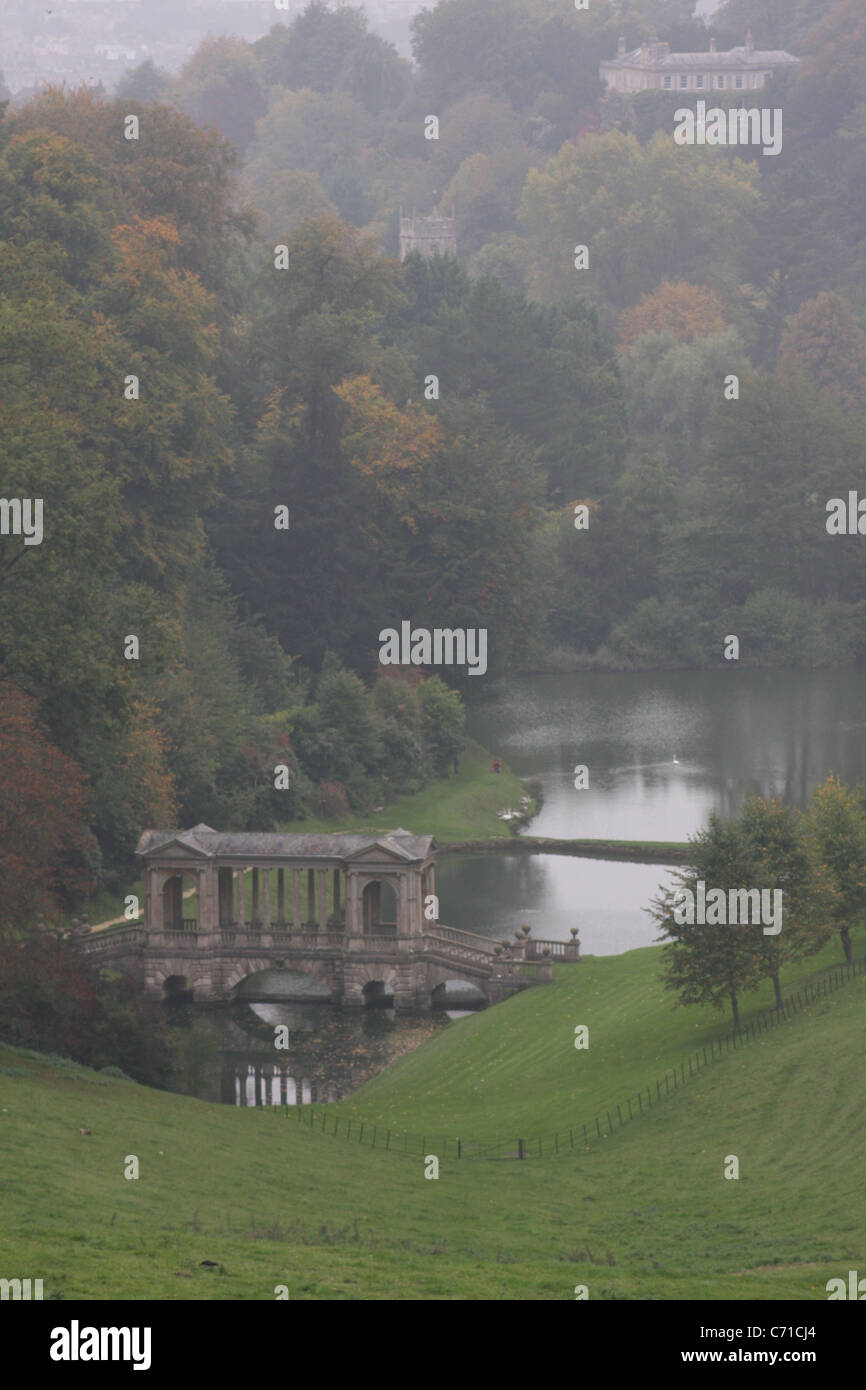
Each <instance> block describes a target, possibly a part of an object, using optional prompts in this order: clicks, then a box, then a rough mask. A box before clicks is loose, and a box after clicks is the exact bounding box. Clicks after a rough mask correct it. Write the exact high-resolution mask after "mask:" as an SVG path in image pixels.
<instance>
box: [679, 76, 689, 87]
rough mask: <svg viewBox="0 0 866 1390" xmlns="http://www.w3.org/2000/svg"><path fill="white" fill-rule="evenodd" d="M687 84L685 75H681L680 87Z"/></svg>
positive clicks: (687, 80)
mask: <svg viewBox="0 0 866 1390" xmlns="http://www.w3.org/2000/svg"><path fill="white" fill-rule="evenodd" d="M688 85H689V79H688V78H687V77H681V78H680V87H682V88H685V87H687V86H688Z"/></svg>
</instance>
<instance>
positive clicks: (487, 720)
mask: <svg viewBox="0 0 866 1390" xmlns="http://www.w3.org/2000/svg"><path fill="white" fill-rule="evenodd" d="M468 729H469V732H470V734H471V735H472V736H473V737H474V738H477V739H478V740H479V742H481V743H483V744H484V746H485V747H486V748H488V749H489V750H490V752H491V754H496V755H498V756H500V757H502V758H504V759H505V760H506V761H507V762H508V764H509V766H510V767H512V768H513V769H514V771H515V772H516V773H517V774H518V775H519V776H521V777H535V778H537V779H538V780H539V781H540V782H541V784H542V786H543V789H544V805H543V807H542V810H541V812H540V814H539V815H538V816H537V817H536V818H535V820H534V821H533V822H532V824H531V825H530V826H529V827H528V833H529V834H533V835H551V836H556V837H559V838H584V837H585V838H605V839H617V840H685V839H686V838H687V837H688V836H689V835H690V834H693V833H694V832H695V831H696V830H697V829H699V828H700V827H701V826H702V825H703V824H705V822H706V819H707V817H708V815H709V813H710V812H711V811H712V810H717V811H719V812H721V813H722V814H725V815H727V814H730V813H732V812H734V811H736V810H737V809H738V807H739V806H740V805H741V804H742V802H743V799H744V798H745V797H746V796H748V795H750V794H753V793H760V794H762V795H765V796H768V795H770V794H773V793H775V794H776V795H778V796H781V797H783V798H784V799H785V800H786V801H789V802H790V803H791V804H792V805H795V806H803V805H804V804H805V802H806V800H807V798H808V795H809V793H810V792H811V791H812V790H813V789H814V788H815V787H816V786H818V785H819V784H820V783H821V782H822V781H823V780H824V779H825V778H826V777H827V776H828V774H829V773H831V772H834V773H836V774H837V776H839V777H841V778H842V780H843V781H846V782H856V781H858V780H861V779H862V778H863V777H864V768H866V672H863V671H842V672H838V671H818V672H812V671H740V670H737V669H736V667H733V666H732V667H731V668H730V669H728V670H724V671H721V672H698V673H688V672H685V673H679V672H678V673H661V674H651V675H648V674H646V673H645V672H641V673H634V674H627V675H624V674H600V673H582V674H577V675H570V676H520V677H510V678H509V679H508V680H507V681H500V682H499V683H496V684H493V685H492V686H491V687H490V689H489V691H487V692H485V693H484V694H483V696H482V697H481V698H480V699H478V700H476V702H475V703H474V704H473V705H472V706H471V707H470V711H469V720H468ZM578 764H584V765H585V766H586V767H588V769H589V788H588V789H587V790H584V791H577V790H575V786H574V769H575V767H576V766H577V765H578ZM668 872H669V871H668V870H666V869H665V867H664V866H663V865H659V864H652V865H642V864H620V863H610V862H604V861H598V860H586V859H568V858H564V857H561V856H555V855H532V856H524V855H512V856H508V855H498V854H497V855H478V856H473V857H470V858H463V857H461V856H452V857H450V858H449V859H445V860H441V861H440V866H439V868H438V870H437V888H438V892H439V897H440V902H441V919H442V921H443V922H447V923H448V924H449V925H451V926H455V927H462V928H464V929H465V930H468V931H484V932H489V933H490V934H491V935H494V936H503V937H505V936H509V935H511V934H512V933H513V932H514V930H515V928H516V927H518V926H520V925H521V924H522V923H524V922H528V923H529V924H530V925H531V926H532V928H533V935H535V936H544V937H550V938H553V939H557V940H562V939H567V937H568V934H569V929H570V928H571V927H577V928H578V929H579V931H580V937H581V943H582V946H583V949H584V951H585V952H587V953H591V954H594V955H609V954H612V953H616V952H620V951H625V950H629V949H631V948H633V947H635V946H645V945H650V944H651V943H652V942H653V940H654V938H655V926H654V924H653V922H652V920H651V919H650V918H649V917H648V916H647V915H646V913H645V912H644V911H642V909H643V908H644V907H646V905H647V904H648V902H649V900H650V899H651V898H652V897H653V896H654V894H655V892H656V889H657V886H658V884H659V883H660V882H662V881H664V880H666V878H667V874H668Z"/></svg>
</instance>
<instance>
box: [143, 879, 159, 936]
mask: <svg viewBox="0 0 866 1390" xmlns="http://www.w3.org/2000/svg"><path fill="white" fill-rule="evenodd" d="M160 879H161V874H160V872H159V869H148V871H147V875H146V877H145V883H146V884H149V889H148V893H147V895H146V896H145V918H144V924H145V926H146V927H147V929H148V931H154V932H157V931H162V930H163V918H162V883H161V882H160ZM148 899H149V901H148Z"/></svg>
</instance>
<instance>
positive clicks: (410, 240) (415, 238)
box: [400, 208, 457, 261]
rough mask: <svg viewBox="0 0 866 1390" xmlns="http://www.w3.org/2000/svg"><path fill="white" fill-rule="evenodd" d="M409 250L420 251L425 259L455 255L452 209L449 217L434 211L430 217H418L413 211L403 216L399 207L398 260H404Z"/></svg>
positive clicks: (455, 228)
mask: <svg viewBox="0 0 866 1390" xmlns="http://www.w3.org/2000/svg"><path fill="white" fill-rule="evenodd" d="M410 251H420V253H421V255H422V256H426V257H427V259H428V260H429V258H430V257H431V256H435V255H436V253H437V252H438V253H439V255H440V256H448V255H450V256H456V255H457V220H456V218H455V216H454V209H453V208H452V209H451V216H450V217H442V216H441V215H440V214H439V213H434V214H433V215H432V216H431V217H418V216H417V215H416V213H415V212H414V211H413V213H412V216H411V217H404V216H403V209H402V208H401V209H400V260H401V261H405V259H406V257H407V256H408V254H409V252H410Z"/></svg>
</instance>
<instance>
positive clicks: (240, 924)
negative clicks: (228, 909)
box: [235, 869, 245, 931]
mask: <svg viewBox="0 0 866 1390" xmlns="http://www.w3.org/2000/svg"><path fill="white" fill-rule="evenodd" d="M235 883H236V884H237V894H238V906H237V913H236V922H237V929H238V931H243V929H244V926H245V923H244V870H243V869H235Z"/></svg>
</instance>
